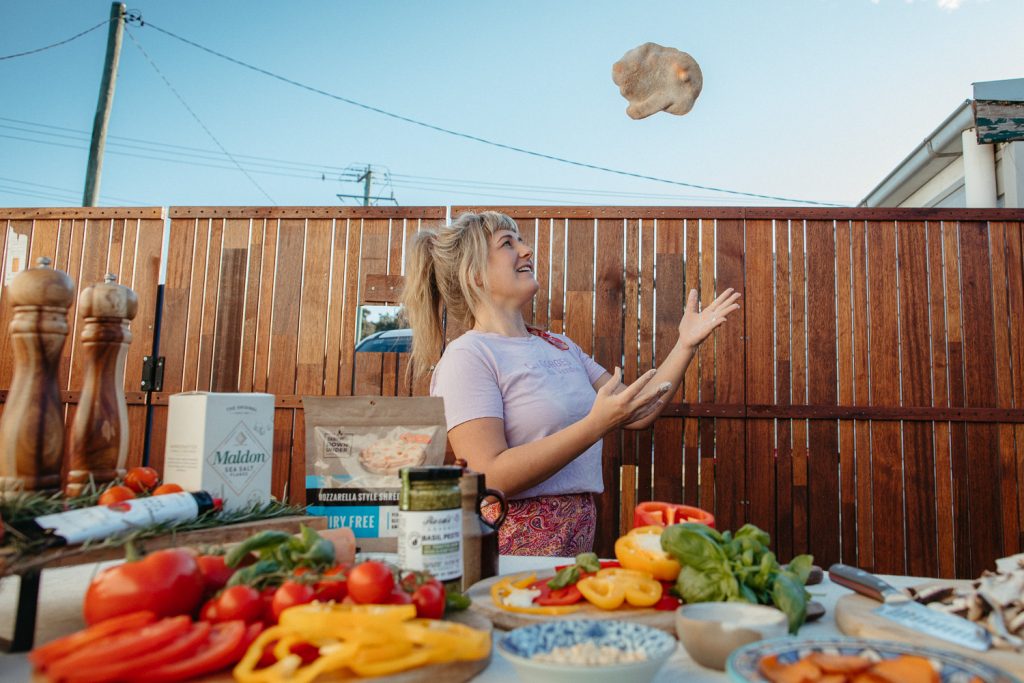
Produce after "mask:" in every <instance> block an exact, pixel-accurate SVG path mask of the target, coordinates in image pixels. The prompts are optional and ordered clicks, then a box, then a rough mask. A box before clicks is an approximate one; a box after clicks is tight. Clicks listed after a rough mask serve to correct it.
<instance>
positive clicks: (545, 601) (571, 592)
mask: <svg viewBox="0 0 1024 683" xmlns="http://www.w3.org/2000/svg"><path fill="white" fill-rule="evenodd" d="M548 581H550V579H539V580H537V581H534V582H533V583H531V584H530V585H529V588H530V589H533V590H539V591H540V595H538V596H537V597H535V598H534V599H533V602H534V604H536V605H543V606H544V607H549V606H552V605H575V604H576V603H577V602H579V601H580V600H582V599H583V594H582V593H580V589H579V588H577V587H576V584H574V583H573V584H569V585H568V586H566V587H565V588H559V589H556V590H552V589H551V586H549V585H548Z"/></svg>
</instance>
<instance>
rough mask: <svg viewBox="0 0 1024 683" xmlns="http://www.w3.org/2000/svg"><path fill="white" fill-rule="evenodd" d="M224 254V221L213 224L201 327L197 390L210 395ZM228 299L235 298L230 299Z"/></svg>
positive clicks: (207, 258) (215, 221) (218, 220)
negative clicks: (208, 392) (207, 392)
mask: <svg viewBox="0 0 1024 683" xmlns="http://www.w3.org/2000/svg"><path fill="white" fill-rule="evenodd" d="M223 252H224V220H223V219H219V218H218V219H213V220H211V221H210V241H209V242H208V244H207V257H206V283H205V284H206V290H205V291H204V292H203V306H202V310H203V314H202V315H203V317H202V318H201V320H200V323H199V358H198V361H197V364H198V369H197V370H196V389H199V390H200V391H210V390H211V388H212V386H213V379H214V377H213V355H214V348H213V347H214V339H215V336H216V329H217V327H216V326H217V302H218V300H219V299H220V294H221V291H220V285H221V282H220V277H221V265H222V262H221V257H222V255H223ZM228 298H233V297H231V296H230V294H229V297H228Z"/></svg>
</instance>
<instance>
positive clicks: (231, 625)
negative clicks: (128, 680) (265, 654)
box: [142, 619, 263, 683]
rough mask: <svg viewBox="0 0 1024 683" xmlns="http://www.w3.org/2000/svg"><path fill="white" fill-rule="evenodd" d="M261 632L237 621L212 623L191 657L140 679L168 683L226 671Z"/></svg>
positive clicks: (170, 663) (159, 667)
mask: <svg viewBox="0 0 1024 683" xmlns="http://www.w3.org/2000/svg"><path fill="white" fill-rule="evenodd" d="M262 630H263V624H259V623H257V624H249V626H248V627H246V624H245V622H243V621H242V620H240V619H237V620H235V621H225V622H223V623H220V624H214V626H213V629H212V630H211V631H210V635H209V637H208V638H207V639H206V641H205V642H203V643H202V644H200V646H199V648H198V649H196V651H195V652H193V653H192V655H191V656H189V657H185V658H183V659H180V660H178V661H176V662H169V663H167V664H164V665H162V666H158V667H156V668H155V669H152V670H150V671H147V672H146V673H145V676H143V677H142V679H144V680H145V681H147V683H171V682H172V681H184V680H188V679H190V678H197V677H199V676H203V675H205V674H211V673H214V672H215V671H220V670H221V669H225V668H227V667H229V666H231V665H232V664H234V663H236V662H238V661H239V660H240V659H241V658H242V655H244V654H245V651H246V650H247V649H248V648H249V645H250V644H251V643H252V641H253V640H255V639H256V636H258V635H259V633H260V631H262ZM250 636H251V637H250Z"/></svg>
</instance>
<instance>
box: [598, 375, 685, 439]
mask: <svg viewBox="0 0 1024 683" xmlns="http://www.w3.org/2000/svg"><path fill="white" fill-rule="evenodd" d="M655 372H656V370H654V369H651V370H648V371H647V372H645V373H644V374H643V375H641V376H640V377H638V378H637V380H636V381H635V382H633V383H632V384H630V385H629V386H628V387H626V388H625V389H623V390H622V391H620V392H618V393H615V389H616V388H617V387H618V386H619V384H620V383H621V380H622V370H621V368H615V372H614V373H612V377H611V379H610V380H608V381H607V382H605V383H604V385H603V386H602V387H601V388H600V389H599V390H598V391H597V398H596V399H594V405H593V407H592V408H591V409H590V413H589V414H588V415H587V419H588V420H590V421H591V422H593V424H595V425H596V426H597V428H598V429H600V431H601V434H605V433H607V432H609V431H611V430H612V429H614V428H616V427H619V426H621V425H624V424H629V423H630V422H633V421H635V420H639V419H642V418H643V417H645V416H647V415H649V414H650V413H651V411H653V410H655V409H656V408H657V407H658V405H660V403H661V402H662V399H663V397H664V395H665V392H666V391H667V390H668V389H669V387H670V386H671V385H669V384H667V383H665V384H662V385H661V386H659V387H657V388H655V389H654V390H653V391H644V387H646V386H647V384H648V382H650V381H651V378H652V377H654V374H655Z"/></svg>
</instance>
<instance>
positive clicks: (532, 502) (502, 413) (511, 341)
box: [403, 212, 739, 557]
mask: <svg viewBox="0 0 1024 683" xmlns="http://www.w3.org/2000/svg"><path fill="white" fill-rule="evenodd" d="M537 288H538V284H537V279H536V277H535V276H534V269H533V252H532V250H531V249H530V247H529V246H527V245H526V244H525V243H524V242H523V240H522V238H521V237H520V235H519V229H518V227H517V226H516V223H515V221H513V220H512V219H511V218H509V217H508V216H505V215H503V214H500V213H495V212H484V213H481V214H472V213H467V214H463V215H462V216H460V217H459V218H458V219H457V220H455V221H454V222H453V223H452V224H451V225H448V226H445V227H441V228H438V229H436V230H424V231H421V232H419V233H417V234H416V235H415V236H414V237H413V239H412V242H411V245H410V252H409V255H408V259H407V268H406V282H405V291H404V294H403V304H404V306H405V311H406V314H407V316H408V318H409V323H410V326H411V327H412V332H413V347H412V355H413V364H414V367H415V368H417V370H418V371H419V372H423V371H424V369H426V368H429V367H431V364H432V363H433V362H434V360H435V359H436V357H437V354H438V352H439V351H440V350H441V346H442V342H443V329H442V320H441V308H442V305H443V306H444V308H445V309H446V310H447V313H448V315H449V316H450V317H452V318H454V319H457V320H459V321H460V322H462V323H463V325H465V327H466V328H467V330H468V331H467V332H466V333H465V334H463V335H462V336H461V337H459V338H458V339H456V340H454V341H453V342H452V343H451V344H449V345H448V347H447V348H446V349H445V351H444V355H443V356H442V357H441V359H440V361H438V362H437V366H436V368H434V374H433V377H432V379H431V384H430V393H431V395H432V396H441V397H442V398H443V399H444V407H445V418H446V420H447V423H448V440H449V443H450V444H451V447H452V450H453V451H454V453H455V457H456V458H459V459H462V460H465V461H466V462H467V463H468V465H469V467H470V468H472V469H474V470H476V471H478V472H482V473H483V474H484V475H485V476H486V478H487V483H488V485H489V486H492V487H494V488H498V489H501V490H502V491H504V492H505V494H506V495H507V497H508V498H509V500H510V506H509V514H508V517H507V519H506V521H505V523H504V525H502V527H501V530H500V532H499V540H498V544H499V552H500V553H501V554H503V555H516V554H518V555H548V556H561V557H572V556H575V555H577V554H578V553H581V552H585V551H588V550H590V549H591V548H592V546H593V542H594V531H595V526H596V519H597V515H596V508H595V505H594V498H593V494H595V493H600V492H601V491H603V490H604V486H603V482H602V477H601V473H602V470H601V440H602V437H604V435H605V434H607V433H608V432H610V431H612V430H613V429H616V428H618V427H623V428H625V429H643V428H645V427H647V426H648V425H650V424H651V423H652V422H653V421H654V420H655V419H656V418H657V417H658V415H659V414H660V413H661V411H662V409H663V408H664V406H665V398H664V397H665V396H671V395H672V394H673V393H674V392H675V390H676V388H677V387H678V386H679V383H680V381H682V378H683V374H684V373H685V371H686V367H687V365H689V363H690V360H691V359H692V358H693V354H694V352H695V351H696V348H697V346H698V345H699V344H700V343H701V342H702V341H703V340H704V339H705V338H706V337H707V336H708V335H709V334H710V333H711V332H712V331H713V330H714V329H715V328H716V327H718V326H719V325H721V324H722V323H724V322H725V320H726V316H727V315H728V314H729V313H731V312H732V311H734V310H736V309H738V308H739V304H738V303H737V299H738V298H739V294H737V293H733V291H732V290H731V289H730V290H727V291H726V292H725V293H723V294H722V295H721V296H719V297H718V298H717V299H715V301H714V302H712V303H711V305H709V306H708V307H707V308H705V309H704V311H702V312H699V313H698V311H697V292H696V290H693V291H691V292H690V296H689V300H688V302H687V305H686V314H685V315H684V316H683V318H682V321H681V322H680V323H679V340H678V342H676V345H675V347H674V348H673V349H672V351H671V352H670V353H669V354H668V356H667V357H666V358H665V361H664V363H662V365H661V367H660V368H658V369H657V370H653V369H652V370H650V371H648V372H646V373H644V374H643V375H642V376H641V377H640V378H639V379H637V380H636V381H635V382H633V383H632V384H631V385H629V386H628V387H627V386H625V385H623V384H622V382H621V381H620V380H621V376H622V373H621V371H620V369H619V368H615V370H614V372H612V373H609V372H607V371H606V370H605V369H604V368H602V367H601V366H600V365H598V364H597V363H596V362H595V361H594V360H593V359H592V358H591V357H590V356H588V355H587V354H585V353H583V351H582V350H581V349H580V347H579V346H577V345H576V344H575V343H573V342H572V341H571V340H570V339H569V338H568V337H566V336H565V335H561V334H548V333H546V332H543V331H541V330H538V329H536V328H533V327H530V326H528V325H527V324H526V322H525V321H524V320H523V316H522V312H521V311H522V308H523V305H524V304H526V303H528V302H529V301H530V299H531V298H532V297H533V295H534V294H535V293H536V292H537ZM485 512H486V509H485Z"/></svg>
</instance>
